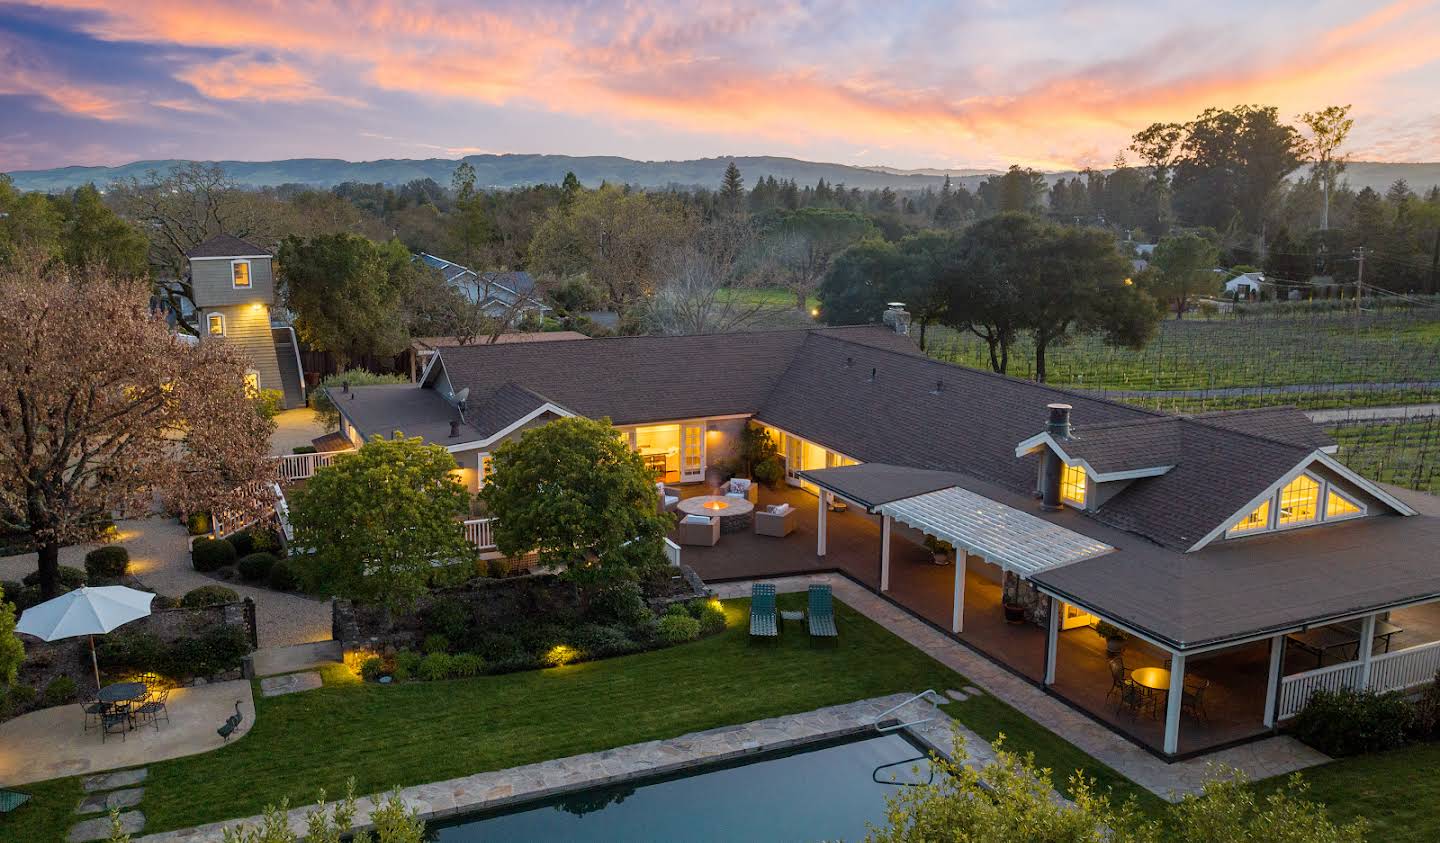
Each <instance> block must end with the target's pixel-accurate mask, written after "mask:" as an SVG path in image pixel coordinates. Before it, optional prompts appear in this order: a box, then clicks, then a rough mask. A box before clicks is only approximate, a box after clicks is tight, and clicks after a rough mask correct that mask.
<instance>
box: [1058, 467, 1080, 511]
mask: <svg viewBox="0 0 1440 843" xmlns="http://www.w3.org/2000/svg"><path fill="white" fill-rule="evenodd" d="M1085 483H1086V478H1085V469H1083V468H1081V467H1080V466H1078V465H1070V464H1069V463H1066V464H1065V467H1064V468H1063V469H1061V471H1060V500H1062V501H1064V502H1065V503H1068V504H1070V505H1071V506H1076V507H1079V508H1080V509H1084V508H1085Z"/></svg>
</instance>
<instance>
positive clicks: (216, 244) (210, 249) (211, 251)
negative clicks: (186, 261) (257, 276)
mask: <svg viewBox="0 0 1440 843" xmlns="http://www.w3.org/2000/svg"><path fill="white" fill-rule="evenodd" d="M268 254H270V252H269V250H268V249H262V248H260V247H259V246H256V245H255V244H254V243H251V242H250V241H248V240H241V239H240V238H239V237H234V236H231V235H229V234H217V235H215V236H214V237H211V238H210V239H209V240H206V241H205V242H203V243H197V244H196V245H194V246H191V247H190V248H189V249H188V250H187V251H186V252H185V257H187V258H237V257H241V256H244V255H268Z"/></svg>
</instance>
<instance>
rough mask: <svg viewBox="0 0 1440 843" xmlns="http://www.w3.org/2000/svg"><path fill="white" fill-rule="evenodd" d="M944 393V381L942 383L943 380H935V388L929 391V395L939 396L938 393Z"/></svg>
mask: <svg viewBox="0 0 1440 843" xmlns="http://www.w3.org/2000/svg"><path fill="white" fill-rule="evenodd" d="M944 391H945V381H943V380H937V381H935V388H934V389H932V390H930V394H931V395H939V394H940V393H942V392H944Z"/></svg>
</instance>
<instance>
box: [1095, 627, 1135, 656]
mask: <svg viewBox="0 0 1440 843" xmlns="http://www.w3.org/2000/svg"><path fill="white" fill-rule="evenodd" d="M1095 634H1096V635H1098V636H1100V637H1101V638H1104V639H1105V652H1106V654H1107V655H1111V656H1118V655H1120V653H1121V651H1123V650H1124V649H1125V639H1126V638H1128V637H1129V636H1127V635H1126V634H1125V633H1124V632H1121V631H1120V627H1118V626H1115V625H1114V624H1112V623H1107V622H1106V621H1100V622H1099V623H1097V624H1095Z"/></svg>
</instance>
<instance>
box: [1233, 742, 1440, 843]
mask: <svg viewBox="0 0 1440 843" xmlns="http://www.w3.org/2000/svg"><path fill="white" fill-rule="evenodd" d="M1303 776H1304V779H1305V781H1307V782H1309V783H1310V798H1311V799H1314V800H1316V801H1317V802H1324V803H1326V804H1327V805H1328V806H1329V807H1330V816H1331V818H1332V819H1334V820H1336V821H1337V822H1349V821H1350V820H1353V819H1355V818H1356V817H1364V818H1365V819H1366V820H1368V821H1369V823H1370V833H1369V839H1371V840H1375V841H1382V840H1383V841H1385V843H1433V841H1435V840H1440V810H1437V809H1436V805H1435V799H1436V794H1440V744H1434V743H1430V744H1418V745H1416V746H1409V747H1405V748H1404V749H1397V750H1394V751H1393V752H1383V753H1378V754H1376V755H1364V756H1361V757H1358V758H1349V759H1345V760H1343V761H1335V762H1332V763H1330V764H1326V765H1325V766H1323V767H1314V768H1312V769H1309V770H1306V771H1305V772H1304V774H1303ZM1283 782H1284V779H1279V778H1277V779H1269V780H1266V781H1264V782H1261V783H1259V784H1258V785H1256V786H1257V787H1258V788H1260V789H1261V790H1270V789H1273V788H1275V787H1279V786H1280V785H1281V784H1283Z"/></svg>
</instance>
